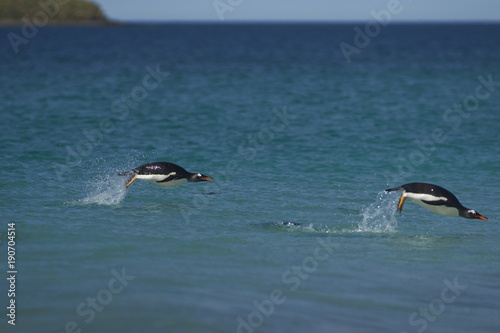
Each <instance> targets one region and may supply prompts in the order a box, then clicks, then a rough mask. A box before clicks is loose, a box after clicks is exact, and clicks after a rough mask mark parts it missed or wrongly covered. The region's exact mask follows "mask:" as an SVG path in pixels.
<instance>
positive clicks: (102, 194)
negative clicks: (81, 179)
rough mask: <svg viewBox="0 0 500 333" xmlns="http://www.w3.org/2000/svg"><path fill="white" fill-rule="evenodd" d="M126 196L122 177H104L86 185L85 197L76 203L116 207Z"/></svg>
mask: <svg viewBox="0 0 500 333" xmlns="http://www.w3.org/2000/svg"><path fill="white" fill-rule="evenodd" d="M126 195H127V189H126V188H125V184H124V180H123V177H118V176H115V175H106V176H101V177H100V178H98V179H94V180H92V181H90V182H89V183H88V184H87V190H86V196H85V197H84V198H83V199H80V200H78V201H77V202H78V203H79V204H84V205H88V204H95V205H118V204H120V203H121V202H122V201H123V199H125V196H126Z"/></svg>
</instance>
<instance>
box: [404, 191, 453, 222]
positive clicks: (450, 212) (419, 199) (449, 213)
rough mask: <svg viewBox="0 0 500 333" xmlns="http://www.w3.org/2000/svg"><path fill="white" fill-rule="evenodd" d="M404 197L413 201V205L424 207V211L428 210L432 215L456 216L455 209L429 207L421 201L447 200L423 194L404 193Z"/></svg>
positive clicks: (442, 206)
mask: <svg viewBox="0 0 500 333" xmlns="http://www.w3.org/2000/svg"><path fill="white" fill-rule="evenodd" d="M404 196H405V197H407V198H408V199H410V200H411V201H413V202H414V203H416V204H418V205H420V206H422V207H424V208H425V209H428V210H430V211H431V212H433V213H436V214H440V215H446V216H458V209H456V208H455V207H449V206H445V205H429V204H428V203H425V202H423V201H422V200H425V201H448V199H447V198H445V197H435V196H433V195H430V194H423V193H408V192H405V194H404Z"/></svg>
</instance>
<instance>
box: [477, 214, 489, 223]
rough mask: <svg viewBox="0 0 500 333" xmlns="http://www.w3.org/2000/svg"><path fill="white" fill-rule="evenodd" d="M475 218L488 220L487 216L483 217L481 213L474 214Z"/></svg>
mask: <svg viewBox="0 0 500 333" xmlns="http://www.w3.org/2000/svg"><path fill="white" fill-rule="evenodd" d="M476 219H480V220H483V221H488V218H487V217H484V216H483V215H481V214H476Z"/></svg>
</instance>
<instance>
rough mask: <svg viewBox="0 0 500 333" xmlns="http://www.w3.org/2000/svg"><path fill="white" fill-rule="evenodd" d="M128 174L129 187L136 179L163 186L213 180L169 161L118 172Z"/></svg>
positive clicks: (122, 174)
mask: <svg viewBox="0 0 500 333" xmlns="http://www.w3.org/2000/svg"><path fill="white" fill-rule="evenodd" d="M129 175H132V177H130V178H129V179H128V180H127V183H126V184H125V187H129V186H130V185H131V184H132V183H133V182H134V181H135V180H136V179H143V180H147V181H148V182H150V183H153V184H155V185H158V186H163V187H174V186H180V185H182V184H184V183H187V182H201V181H209V182H212V181H213V178H212V177H209V176H205V175H202V174H201V173H191V172H187V171H186V170H185V169H184V168H183V167H181V166H178V165H177V164H174V163H170V162H152V163H148V164H144V165H141V166H139V167H137V168H134V169H132V170H130V171H127V172H122V173H119V174H118V176H129Z"/></svg>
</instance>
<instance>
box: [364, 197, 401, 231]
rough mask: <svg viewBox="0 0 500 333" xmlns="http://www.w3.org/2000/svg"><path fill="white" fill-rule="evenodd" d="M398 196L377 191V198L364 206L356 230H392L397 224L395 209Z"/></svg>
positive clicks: (394, 229)
mask: <svg viewBox="0 0 500 333" xmlns="http://www.w3.org/2000/svg"><path fill="white" fill-rule="evenodd" d="M398 200H399V196H395V195H390V194H388V193H386V192H385V191H384V192H379V194H378V197H377V200H376V201H375V202H374V203H372V204H370V205H369V206H368V207H366V208H364V209H363V211H362V213H361V217H362V220H361V222H359V223H358V229H357V230H356V231H358V232H394V231H396V228H397V226H398V222H397V220H396V209H397V203H398Z"/></svg>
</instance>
